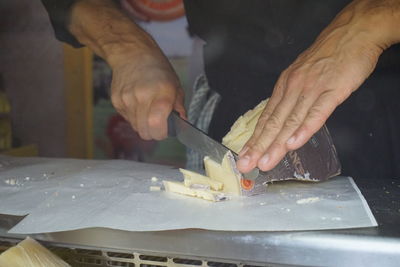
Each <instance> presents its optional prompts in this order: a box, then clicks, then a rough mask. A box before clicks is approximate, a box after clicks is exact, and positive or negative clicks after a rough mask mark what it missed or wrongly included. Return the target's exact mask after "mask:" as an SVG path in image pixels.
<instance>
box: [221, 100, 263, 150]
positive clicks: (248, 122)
mask: <svg viewBox="0 0 400 267" xmlns="http://www.w3.org/2000/svg"><path fill="white" fill-rule="evenodd" d="M267 101H268V100H264V101H261V102H260V103H259V104H258V105H257V106H256V107H255V108H254V109H251V110H249V111H247V112H246V113H245V114H244V115H243V116H240V117H239V118H238V119H237V120H236V121H235V123H234V124H233V125H232V127H231V130H230V131H229V132H228V133H227V134H226V135H225V137H224V138H223V139H222V144H224V145H225V146H226V147H228V148H229V149H231V150H232V151H234V152H236V153H239V152H240V150H241V149H242V147H243V146H244V144H246V142H247V141H248V140H249V139H250V137H251V136H252V134H253V132H254V129H255V127H256V125H257V121H258V119H259V118H260V116H261V113H262V112H263V110H264V108H265V105H266V104H267Z"/></svg>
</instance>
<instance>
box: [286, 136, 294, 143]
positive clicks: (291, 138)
mask: <svg viewBox="0 0 400 267" xmlns="http://www.w3.org/2000/svg"><path fill="white" fill-rule="evenodd" d="M294 141H296V138H295V137H294V136H292V137H290V138H289V140H287V141H286V144H288V145H291V144H293V143H294Z"/></svg>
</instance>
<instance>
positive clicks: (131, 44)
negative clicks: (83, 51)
mask: <svg viewBox="0 0 400 267" xmlns="http://www.w3.org/2000/svg"><path fill="white" fill-rule="evenodd" d="M68 28H69V30H70V32H71V33H72V34H73V35H74V36H75V37H76V38H77V39H78V41H79V42H80V43H82V44H84V45H86V46H88V47H89V48H91V49H92V50H93V51H94V52H95V53H96V54H97V55H99V56H100V57H102V58H104V59H105V60H106V61H107V62H108V63H109V64H110V65H111V67H114V66H116V65H118V64H121V63H122V64H123V62H124V60H125V59H126V60H128V58H130V60H132V58H134V57H135V55H141V54H147V53H149V54H150V53H160V51H159V48H158V46H157V44H156V43H155V42H154V40H153V39H152V38H151V37H150V36H149V35H148V34H147V33H146V32H145V31H143V30H142V29H141V28H140V27H139V26H137V25H136V24H135V23H134V22H133V21H132V20H131V19H129V18H128V17H127V16H126V15H125V14H124V13H123V12H122V11H121V10H120V9H119V8H118V7H117V6H116V5H115V4H114V2H113V1H111V0H102V1H99V0H80V1H78V2H77V3H76V4H74V6H73V7H72V9H71V14H70V23H69V25H68Z"/></svg>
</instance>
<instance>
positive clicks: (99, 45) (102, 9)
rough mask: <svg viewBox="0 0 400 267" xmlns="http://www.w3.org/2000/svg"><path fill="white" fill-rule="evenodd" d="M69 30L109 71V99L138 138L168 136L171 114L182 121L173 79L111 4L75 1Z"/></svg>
mask: <svg viewBox="0 0 400 267" xmlns="http://www.w3.org/2000/svg"><path fill="white" fill-rule="evenodd" d="M69 30H70V31H71V33H72V34H74V36H75V37H76V38H77V39H78V40H79V42H81V43H82V44H85V45H86V46H88V47H89V48H91V49H92V50H93V51H94V52H95V53H96V54H97V55H99V56H101V57H102V58H104V59H105V60H106V61H107V63H108V64H109V65H110V66H111V68H112V71H113V79H112V89H111V100H112V103H113V105H114V107H115V108H116V109H117V111H118V112H119V113H121V115H122V116H124V118H125V119H126V120H128V121H129V122H130V124H131V126H132V127H133V129H134V130H136V131H137V132H138V133H139V135H140V137H141V138H143V139H145V140H150V139H156V140H161V139H163V138H165V137H167V118H168V115H169V114H170V112H171V111H172V109H175V110H176V111H178V112H179V113H180V114H181V116H182V117H184V116H185V109H184V106H183V99H184V97H183V90H182V88H181V87H180V84H179V80H178V77H177V76H176V74H175V72H174V70H173V69H172V67H171V65H170V64H169V62H168V60H167V58H166V57H165V56H164V55H163V53H162V52H161V50H160V48H159V47H158V46H157V44H156V43H155V41H154V40H153V39H152V38H151V37H150V36H149V35H148V34H147V33H146V32H145V31H143V30H142V29H141V28H140V27H138V26H137V25H136V24H135V23H134V22H133V21H131V20H130V19H129V18H128V17H127V16H126V15H125V14H124V13H123V12H122V11H121V10H119V8H118V7H117V6H116V5H115V4H114V2H113V1H112V0H102V1H98V0H80V1H77V3H75V4H74V5H73V7H72V9H71V16H70V24H69Z"/></svg>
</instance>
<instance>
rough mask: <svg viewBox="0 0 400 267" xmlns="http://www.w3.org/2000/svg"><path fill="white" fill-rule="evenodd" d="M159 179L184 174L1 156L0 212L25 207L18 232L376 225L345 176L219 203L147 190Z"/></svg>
mask: <svg viewBox="0 0 400 267" xmlns="http://www.w3.org/2000/svg"><path fill="white" fill-rule="evenodd" d="M153 176H156V177H158V178H159V181H158V182H154V181H152V180H151V177H153ZM27 177H28V178H27ZM13 179H14V180H13ZM163 179H169V180H182V176H181V174H180V173H179V171H178V170H176V169H172V168H170V167H166V166H160V165H152V164H143V163H138V162H132V161H116V160H113V161H93V160H72V159H45V158H22V159H17V158H9V157H1V158H0V213H2V214H12V215H27V216H26V217H25V218H24V219H23V220H22V221H21V222H20V223H19V224H18V225H16V226H15V227H14V228H13V229H11V230H10V232H11V233H21V234H28V233H45V232H57V231H67V230H75V229H82V228H90V227H106V228H113V229H120V230H127V231H162V230H173V229H186V228H201V229H209V230H222V231H292V230H322V229H341V228H359V227H372V226H376V225H377V223H376V221H375V219H374V217H373V215H372V213H371V211H370V209H369V207H368V205H367V203H366V201H365V199H364V198H363V196H362V195H361V193H360V192H359V190H358V188H357V186H356V185H355V184H354V182H353V180H352V179H351V178H348V177H337V178H334V179H331V180H329V181H327V182H323V183H299V182H281V183H276V184H273V185H270V186H269V188H268V193H267V194H263V195H258V196H253V197H247V198H246V197H236V198H235V197H234V198H232V199H231V200H229V201H224V202H217V203H213V202H208V201H204V200H200V199H194V198H191V197H186V196H181V195H176V194H170V193H166V192H150V191H149V187H150V186H157V185H161V180H163ZM10 181H11V183H10ZM12 181H16V182H12Z"/></svg>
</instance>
